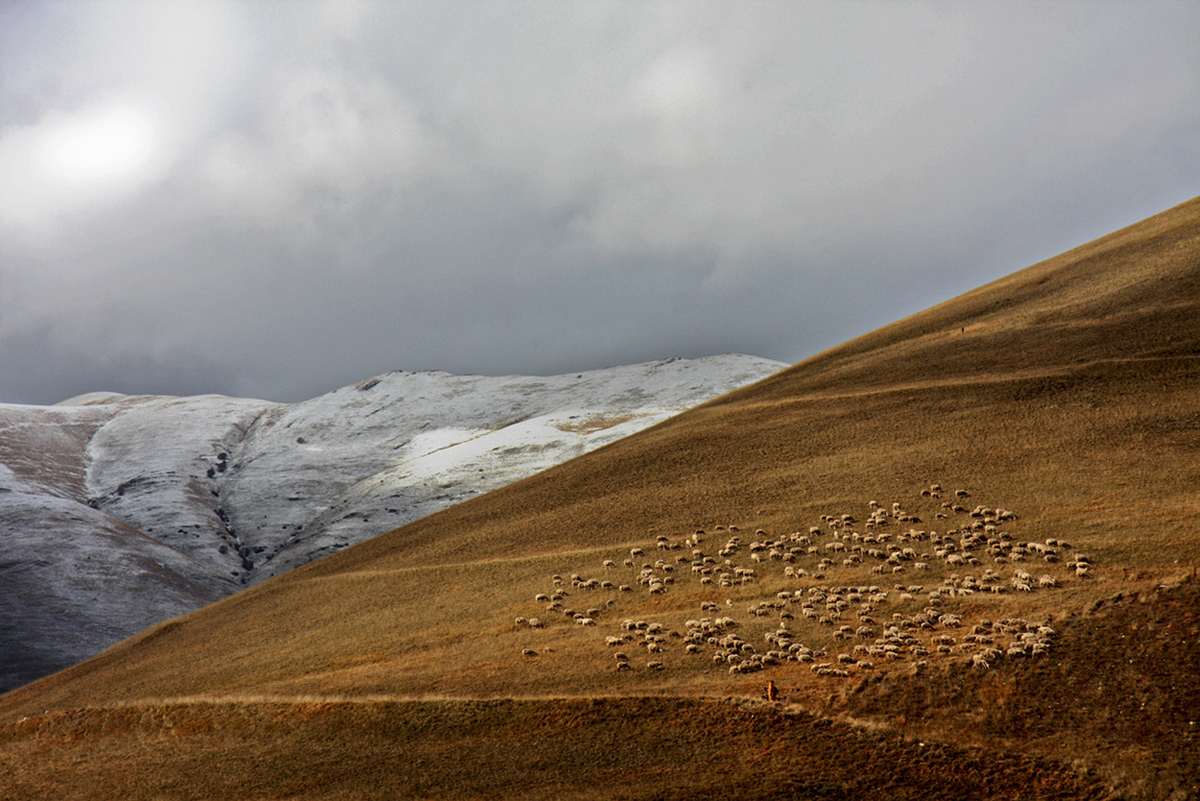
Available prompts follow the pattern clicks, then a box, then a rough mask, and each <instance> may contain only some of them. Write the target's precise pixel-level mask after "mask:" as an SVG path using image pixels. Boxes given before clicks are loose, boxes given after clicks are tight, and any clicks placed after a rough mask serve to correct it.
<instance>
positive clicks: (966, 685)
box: [0, 199, 1200, 799]
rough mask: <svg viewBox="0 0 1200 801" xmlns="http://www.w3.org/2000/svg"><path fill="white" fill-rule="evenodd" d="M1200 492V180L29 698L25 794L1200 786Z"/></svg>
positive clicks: (587, 794)
mask: <svg viewBox="0 0 1200 801" xmlns="http://www.w3.org/2000/svg"><path fill="white" fill-rule="evenodd" d="M1198 487H1200V199H1198V200H1193V201H1190V202H1188V203H1185V204H1183V205H1181V206H1178V207H1176V208H1174V209H1171V210H1169V211H1167V212H1164V213H1163V214H1160V215H1157V216H1155V217H1153V218H1150V219H1149V220H1146V221H1144V222H1142V223H1138V224H1137V225H1134V226H1131V227H1130V228H1127V229H1124V230H1122V231H1118V232H1116V233H1114V234H1111V235H1109V236H1107V237H1104V238H1102V239H1100V240H1097V241H1095V242H1093V243H1090V244H1088V245H1085V246H1083V247H1080V248H1077V249H1075V250H1073V251H1070V252H1068V253H1065V254H1063V255H1061V256H1059V257H1056V258H1054V259H1051V260H1049V261H1046V262H1043V263H1041V264H1037V265H1034V266H1033V267H1030V268H1028V269H1025V270H1022V271H1020V272H1017V273H1014V274H1013V275H1010V276H1008V277H1007V278H1004V279H1002V280H999V281H996V282H994V283H992V284H989V285H987V286H984V287H981V288H979V289H977V290H975V291H973V292H970V293H967V294H966V295H963V296H961V297H959V298H956V299H954V300H951V301H948V302H946V303H943V304H941V305H939V306H936V307H934V308H931V309H929V310H927V311H925V312H922V313H920V314H917V315H914V316H912V317H910V318H908V319H905V320H902V321H900V322H898V323H895V324H893V325H889V326H886V327H884V328H881V329H879V330H877V331H874V332H872V333H870V334H867V335H866V336H863V337H860V338H858V339H855V340H852V341H850V342H847V343H845V344H844V345H842V346H839V347H837V348H833V349H831V350H829V351H826V352H825V353H822V354H819V355H818V356H815V357H813V358H812V359H809V360H807V361H805V362H803V363H801V364H798V365H796V366H795V367H793V368H791V369H788V370H785V371H783V372H781V373H779V374H777V375H775V376H773V377H771V378H768V379H766V380H765V381H762V382H759V383H758V384H756V385H754V386H751V387H748V388H745V389H743V390H739V391H738V392H736V393H733V394H731V395H727V396H725V397H723V398H720V399H718V400H715V401H713V402H710V403H708V404H706V405H704V406H701V407H699V408H696V409H694V410H692V411H690V412H688V413H686V414H683V415H680V416H678V417H676V418H674V419H672V420H670V421H668V422H666V423H663V424H661V425H659V426H657V427H655V428H652V429H649V430H646V431H643V432H641V433H639V434H637V435H635V436H632V437H630V438H628V439H625V440H622V441H619V442H617V443H614V444H612V445H610V446H608V447H606V448H603V449H601V450H598V451H595V452H593V453H591V454H588V455H586V456H583V457H580V458H579V459H576V460H574V461H572V462H569V463H567V464H564V465H561V466H559V467H557V468H554V469H552V470H549V471H547V472H545V473H542V474H539V475H537V476H534V477H531V478H529V479H527V480H525V481H522V482H520V483H518V484H514V485H511V486H509V487H506V488H504V489H501V490H498V491H496V492H492V493H489V494H487V495H486V496H482V497H479V498H476V499H474V500H471V501H468V502H466V503H463V504H461V505H459V506H456V507H453V508H451V509H449V510H447V511H445V512H443V513H440V514H437V515H434V516H431V517H427V518H424V519H422V520H419V521H417V522H415V523H413V524H411V525H408V526H406V527H404V528H401V529H398V530H396V531H394V532H391V533H389V534H387V535H384V536H382V537H379V538H377V539H375V540H372V541H370V542H367V543H364V544H362V545H360V546H357V547H355V548H352V549H348V550H346V551H344V552H342V553H339V554H337V555H336V556H333V557H330V558H327V559H325V560H322V561H320V562H317V563H314V564H312V565H309V566H307V567H305V568H302V569H300V570H297V571H294V572H292V573H289V574H287V575H284V576H281V577H279V578H278V579H275V580H272V581H270V582H267V583H264V584H262V585H260V586H258V587H255V588H253V589H250V590H247V591H245V592H243V593H241V594H239V595H236V596H234V597H232V598H229V599H227V600H225V601H222V602H220V603H218V604H214V605H213V606H210V607H207V608H205V609H203V610H200V611H199V612H196V613H194V614H192V615H189V616H186V617H184V618H180V619H177V620H173V621H170V622H167V623H165V624H162V625H160V626H158V627H156V628H154V629H152V630H150V631H147V632H145V633H143V634H142V635H139V636H138V637H135V638H132V639H131V640H128V641H126V642H123V643H121V644H119V645H117V646H115V647H113V648H112V649H110V650H109V651H107V652H105V653H103V654H101V655H100V656H98V657H96V658H94V659H92V660H89V661H88V662H85V663H83V664H81V665H78V666H76V667H74V668H71V669H69V670H66V671H63V672H62V673H59V674H56V675H54V676H51V677H48V678H46V679H44V680H41V681H39V682H36V683H34V684H32V685H29V686H27V687H24V688H21V689H19V690H17V691H14V692H12V693H10V694H8V695H6V696H3V697H0V788H8V789H0V798H26V797H47V796H45V795H44V793H45V792H47V791H48V788H56V793H57V795H56V797H97V798H102V797H113V796H111V795H110V794H109V791H110V790H111V789H112V788H117V787H124V788H131V789H127V790H126V792H125V793H124V794H123V796H124V797H130V798H224V797H240V798H246V797H262V798H398V797H413V798H425V797H447V798H460V797H528V798H541V797H559V798H569V797H574V798H689V797H715V796H714V793H715V794H716V795H719V796H724V797H743V798H753V797H761V798H779V797H787V798H793V797H794V798H822V799H824V798H853V797H863V794H864V792H867V791H868V790H869V791H870V792H872V793H873V794H875V795H876V796H878V797H884V798H939V797H946V798H960V799H961V798H1012V797H1031V798H1090V797H1096V798H1102V797H1105V796H1106V795H1111V794H1119V795H1122V796H1125V797H1130V798H1167V797H1171V798H1180V799H1183V798H1196V797H1200V779H1198V778H1197V777H1198V776H1200V758H1198V757H1197V756H1196V753H1197V752H1200V747H1198V746H1200V743H1198V742H1197V739H1198V738H1200V718H1198V713H1197V712H1196V710H1198V709H1200V615H1198V607H1200V603H1198V601H1200V587H1198V585H1197V582H1195V575H1196V568H1197V565H1200V494H1198V493H1197V488H1198ZM538 623H540V625H538ZM621 655H623V656H624V658H621ZM622 665H624V667H622ZM768 680H771V681H774V682H775V683H776V685H777V686H778V688H779V690H780V691H781V693H782V696H783V697H782V700H781V701H779V702H776V703H767V702H763V701H760V700H759V698H760V695H761V692H762V687H763V686H764V685H765V683H766V682H767V681H768Z"/></svg>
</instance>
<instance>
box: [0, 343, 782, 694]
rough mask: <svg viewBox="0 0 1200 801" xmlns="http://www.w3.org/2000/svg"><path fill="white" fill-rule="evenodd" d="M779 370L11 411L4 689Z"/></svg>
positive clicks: (0, 502)
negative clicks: (281, 400)
mask: <svg viewBox="0 0 1200 801" xmlns="http://www.w3.org/2000/svg"><path fill="white" fill-rule="evenodd" d="M784 367H786V365H784V364H782V363H780V362H774V361H770V360H767V359H760V358H756V357H751V356H742V355H727V356H714V357H709V358H704V359H696V360H684V359H668V360H665V361H661V362H653V363H649V364H640V365H631V366H626V367H614V368H609V369H605V370H595V371H590V372H584V373H578V374H571V375H562V376H551V377H521V376H508V377H484V376H453V375H449V374H447V373H441V372H424V373H411V372H392V373H387V374H384V375H381V376H377V377H375V378H372V379H369V380H367V381H362V382H360V383H358V384H355V385H353V386H349V387H344V388H342V389H339V390H336V391H334V392H330V393H328V394H326V395H322V396H321V397H318V398H314V399H312V400H308V401H304V402H302V403H296V404H278V403H270V402H267V401H259V400H246V399H235V398H227V397H222V396H201V397H189V398H176V397H149V396H136V397H134V396H125V395H115V394H111V393H95V394H92V395H86V396H81V397H78V398H72V399H71V400H69V401H64V402H63V403H60V404H58V405H56V406H50V407H41V406H17V405H5V404H0V538H2V540H0V542H2V543H3V544H2V550H0V691H2V690H4V689H8V688H12V687H15V686H18V685H20V684H23V683H25V682H27V681H31V680H32V679H34V678H37V677H39V676H42V675H45V674H47V673H50V672H53V671H55V670H59V669H61V668H63V667H66V666H68V665H70V664H73V663H75V662H77V661H79V660H81V659H84V658H86V657H88V656H91V655H93V654H95V653H97V652H99V651H100V650H102V649H103V648H105V647H107V646H108V645H110V644H112V643H114V642H116V641H117V640H120V639H122V638H124V637H127V636H129V635H131V634H134V633H136V632H138V631H140V630H141V629H143V628H145V627H147V626H149V625H151V624H152V623H154V622H157V621H159V620H162V619H164V618H167V617H173V616H175V615H179V614H183V613H185V612H188V611H191V610H192V609H195V608H197V607H199V606H201V605H203V604H206V603H209V602H212V601H215V600H218V599H220V598H222V597H224V596H226V595H229V594H231V593H233V592H236V591H237V590H238V589H240V588H242V587H243V586H246V585H248V584H252V583H255V582H257V581H261V580H263V579H265V578H269V577H270V576H274V575H277V574H278V573H280V572H283V571H285V570H289V569H291V568H294V567H297V566H299V565H301V564H304V563H306V562H309V561H312V560H313V559H316V558H318V557H320V556H323V555H325V554H328V553H331V552H333V551H336V550H338V549H340V548H344V547H346V546H349V545H353V544H354V543H357V542H361V541H363V540H365V539H368V538H370V537H373V536H375V535H377V534H381V533H383V532H385V531H389V530H391V529H393V528H396V527H397V526H400V525H403V524H404V523H407V522H410V521H412V520H415V519H417V518H419V517H422V516H424V515H427V514H430V513H432V512H436V511H438V510H440V509H443V508H445V507H447V506H450V505H451V504H454V503H456V502H458V501H460V500H464V499H466V498H468V497H471V496H473V495H477V494H479V493H482V492H487V491H488V490H491V489H495V488H497V487H500V486H503V485H505V484H508V483H510V482H513V481H516V480H517V479H520V478H523V477H525V476H528V475H531V474H533V473H535V472H538V471H540V470H543V469H545V468H547V467H550V466H552V465H555V464H558V463H559V462H563V461H566V460H567V459H570V458H572V457H575V456H578V455H580V454H582V453H585V452H587V451H590V450H592V449H594V448H597V447H599V446H601V445H604V444H606V443H608V442H612V441H613V440H616V439H618V438H620V437H623V436H626V435H628V434H631V433H633V432H635V431H638V430H640V429H642V428H646V427H648V426H650V425H653V424H654V423H657V422H659V421H661V420H664V419H666V418H667V417H670V416H671V415H673V414H676V413H678V412H680V411H682V410H684V409H687V408H689V407H691V406H695V405H697V404H699V403H702V402H703V401H706V400H708V399H710V398H713V397H716V396H718V395H721V394H724V393H726V392H729V391H731V390H733V389H736V388H737V387H740V386H743V385H745V384H748V383H751V382H753V381H756V380H758V379H760V378H763V377H765V376H767V375H770V374H772V373H775V372H777V371H779V370H781V369H783V368H784Z"/></svg>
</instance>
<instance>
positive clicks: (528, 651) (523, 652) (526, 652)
mask: <svg viewBox="0 0 1200 801" xmlns="http://www.w3.org/2000/svg"><path fill="white" fill-rule="evenodd" d="M521 655H522V656H537V651H535V650H533V649H532V648H523V649H521Z"/></svg>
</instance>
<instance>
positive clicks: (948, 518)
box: [516, 484, 1093, 678]
mask: <svg viewBox="0 0 1200 801" xmlns="http://www.w3.org/2000/svg"><path fill="white" fill-rule="evenodd" d="M943 495H948V496H949V497H948V498H947V499H946V500H942V497H943ZM921 497H922V503H923V504H928V503H930V502H935V503H937V506H936V507H935V511H934V513H933V518H934V521H935V522H936V523H937V524H939V528H941V527H942V526H945V527H946V528H945V530H944V531H943V532H942V533H938V532H937V531H931V530H925V529H923V528H919V526H920V525H922V523H923V521H922V519H921V518H920V517H919V516H918V515H916V514H913V513H912V512H911V511H908V510H906V509H905V508H904V507H903V506H902V504H900V503H893V504H892V505H891V507H890V508H885V507H884V506H881V505H880V504H878V503H876V502H874V501H871V502H870V503H869V504H868V505H867V509H868V512H867V515H866V517H865V518H864V519H863V520H862V521H861V522H860V521H859V520H858V519H857V518H856V517H855V516H854V515H851V514H842V515H823V516H821V518H820V524H819V525H813V526H811V527H810V528H808V529H807V530H804V531H795V532H792V533H790V534H787V535H786V536H783V537H780V538H772V537H771V536H770V535H768V534H767V533H766V532H765V531H763V530H762V529H759V530H757V531H755V532H754V535H753V536H752V537H745V536H743V535H742V533H741V532H740V531H739V529H738V527H737V526H728V527H725V526H717V527H716V528H714V529H713V532H712V534H709V533H708V532H705V531H696V532H694V533H692V534H690V535H688V536H686V537H683V538H682V539H677V540H673V539H671V538H670V537H667V536H659V537H658V539H657V541H656V542H655V544H654V545H653V546H648V547H645V548H643V547H634V548H631V549H630V551H629V554H628V556H627V557H624V558H620V559H619V560H618V559H617V558H612V559H605V560H603V562H602V563H601V565H600V566H599V568H600V569H602V570H603V576H604V577H603V578H585V577H584V576H582V575H580V574H578V573H573V574H569V575H568V576H566V577H565V578H564V577H563V576H562V575H555V576H553V577H552V578H551V586H549V587H548V588H547V591H546V592H545V593H539V594H538V595H537V596H536V597H535V599H534V601H535V602H537V603H539V604H541V605H542V606H541V608H540V610H539V611H538V614H537V615H535V616H531V617H518V618H517V619H516V624H517V626H518V627H521V628H528V629H544V628H546V627H548V626H555V625H579V626H585V627H596V628H597V629H602V630H603V642H604V643H605V645H607V646H609V647H611V648H613V649H614V653H613V657H614V662H615V666H616V669H617V670H619V671H632V670H635V669H637V668H636V667H635V665H636V666H640V667H641V668H642V669H645V670H664V669H666V668H667V667H668V665H669V664H672V665H674V664H679V663H680V662H681V660H708V661H709V662H710V663H711V664H712V665H713V666H716V667H718V668H720V669H724V670H727V671H728V672H729V673H730V674H735V675H737V674H744V673H749V672H755V671H760V670H765V669H770V668H776V667H779V666H783V665H789V664H791V665H795V666H800V665H803V666H806V667H808V668H809V669H810V670H811V671H812V672H813V673H814V674H816V675H818V676H828V677H835V678H837V677H841V678H846V677H850V676H854V675H856V674H862V673H863V672H864V671H872V670H875V669H877V666H882V665H887V664H895V663H899V664H904V665H907V667H908V669H910V670H912V671H914V672H919V671H921V670H923V669H925V668H926V667H927V666H928V665H929V664H930V660H933V659H940V658H951V659H954V658H957V659H960V660H963V661H965V662H967V663H969V664H970V665H972V666H974V667H976V668H978V669H981V670H984V669H988V668H990V667H991V666H992V665H994V664H995V663H996V662H997V661H998V660H1001V659H1018V658H1036V657H1039V656H1042V655H1044V654H1046V653H1048V652H1049V650H1050V649H1051V648H1052V647H1053V643H1054V638H1055V632H1054V630H1053V628H1052V627H1051V626H1049V625H1048V623H1049V616H1048V615H1046V616H1044V617H1043V620H1042V621H1041V622H1036V621H1035V622H1031V621H1027V620H1025V619H1023V618H1019V617H1006V618H1002V619H997V620H991V619H988V618H987V617H985V616H984V614H986V613H982V612H981V611H980V610H981V609H986V608H987V605H986V604H980V603H972V602H971V599H970V596H972V595H975V594H987V595H993V594H1004V593H1021V594H1023V593H1041V592H1046V591H1052V590H1054V589H1055V588H1058V587H1060V586H1062V585H1063V584H1064V583H1065V582H1069V581H1072V580H1082V579H1087V578H1088V577H1090V576H1091V575H1092V571H1093V564H1092V560H1091V559H1090V558H1089V557H1088V556H1087V555H1085V554H1083V553H1077V552H1074V551H1073V549H1072V547H1071V545H1070V543H1068V542H1064V541H1062V540H1057V539H1047V540H1046V541H1045V542H1024V541H1021V540H1018V539H1016V538H1015V537H1014V536H1013V535H1012V534H1010V533H1009V529H1010V528H1012V527H1013V526H1014V525H1016V520H1017V518H1016V515H1014V514H1013V513H1012V512H1010V511H1008V510H1006V509H1002V508H993V507H986V506H982V505H976V506H974V507H973V508H970V509H968V508H967V507H966V506H965V505H964V504H965V502H966V499H967V498H969V497H970V494H969V493H968V492H966V491H964V490H958V491H956V492H955V493H953V494H952V495H950V494H948V493H944V492H943V490H942V488H941V487H940V486H939V485H937V484H933V485H931V486H930V487H928V488H927V489H925V490H922V491H921ZM939 577H940V580H939ZM885 580H890V584H889V585H888V586H884V582H885ZM637 593H645V594H647V595H650V596H659V595H668V594H675V593H683V594H686V596H687V598H689V599H694V600H698V601H699V605H698V609H697V610H696V612H695V613H693V615H692V616H688V614H687V613H686V612H683V613H681V612H680V611H679V609H680V607H681V604H676V605H673V609H672V611H671V612H670V613H667V612H665V611H664V613H663V615H662V617H663V619H662V620H653V619H636V618H630V617H622V616H621V615H620V614H619V612H618V610H619V609H620V608H622V607H636V606H639V604H635V603H633V596H635V595H636V594H637ZM684 603H686V602H684ZM657 606H659V607H664V606H672V605H670V604H658V605H657ZM668 614H670V616H671V618H678V617H679V616H680V615H681V614H682V615H683V617H684V619H677V620H672V621H667V620H666V618H667V615H668ZM635 649H636V651H635ZM523 653H524V655H525V656H528V657H536V656H537V655H538V654H539V651H538V650H536V649H534V648H525V649H524V651H523ZM632 653H640V654H641V656H640V657H639V658H638V659H637V660H635V659H633V658H631V654H632Z"/></svg>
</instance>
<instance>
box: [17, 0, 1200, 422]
mask: <svg viewBox="0 0 1200 801" xmlns="http://www.w3.org/2000/svg"><path fill="white" fill-rule="evenodd" d="M1198 35H1200V6H1197V5H1196V4H1194V3H1183V2H1176V3H1138V4H1119V3H1077V4H1050V3H1009V2H997V3H979V4H963V3H944V4H943V3H921V4H917V3H870V2H861V3H860V2H844V3H832V2H830V3H819V2H813V3H792V2H783V0H780V1H779V2H754V3H751V2H745V3H728V2H714V3H701V2H645V3H627V2H611V3H609V2H554V3H551V2H495V3H475V2H470V3H468V2H461V3H436V4H435V3H404V2H378V3H374V2H345V1H344V0H338V1H337V2H278V3H264V2H220V1H219V0H196V2H185V1H184V0H155V1H151V0H145V1H144V2H86V3H85V2H48V3H38V4H33V3H15V4H7V5H2V6H0V401H7V402H27V403H52V402H54V401H57V400H60V399H63V398H65V397H68V396H70V395H74V394H80V393H84V392H90V391H99V390H111V391H120V392H128V393H163V394H199V393H204V392H217V393H223V394H229V395H241V396H254V397H262V398H266V399H271V400H284V401H286V400H299V399H302V398H305V397H310V396H312V395H315V394H317V393H320V392H323V391H326V390H329V389H332V388H335V387H337V386H341V385H344V384H347V383H350V382H353V381H356V380H359V379H362V378H365V377H367V376H370V375H373V374H377V373H380V372H384V371H386V370H390V369H444V370H448V371H451V372H457V373H481V374H493V375H495V374H504V373H526V374H550V373H559V372H570V371H575V370H583V369H591V368H595V367H602V366H607V365H615V364H621V363H632V362H638V361H647V360H651V359H656V358H663V357H666V356H672V355H679V356H688V357H694V356H702V355H707V354H714V353H724V352H748V353H753V354H755V355H760V356H765V357H770V358H775V359H779V360H783V361H797V360H799V359H801V358H804V357H805V356H808V355H810V354H812V353H815V352H817V351H819V350H821V349H823V348H825V347H829V346H832V345H834V344H837V343H838V342H841V341H843V340H845V339H848V338H850V337H853V336H856V335H858V334H861V333H864V332H866V331H869V330H871V329H873V328H875V327H878V326H880V325H883V324H886V323H888V322H891V321H893V320H896V319H899V318H901V317H903V316H906V315H907V314H911V313H913V312H916V311H919V310H920V309H922V308H926V307H928V306H931V305H933V304H935V303H938V302H940V301H942V300H945V299H947V298H949V297H952V296H954V295H956V294H959V293H961V292H963V291H966V290H968V289H971V288H972V287H974V286H978V285H980V284H982V283H985V282H987V281H989V280H992V279H994V278H997V277H999V276H1001V275H1004V274H1007V273H1009V272H1012V271H1014V270H1017V269H1020V268H1022V267H1025V266H1027V265H1028V264H1031V263H1033V262H1035V261H1037V260H1040V259H1042V258H1047V257H1049V256H1052V255H1055V254H1056V253H1058V252H1061V251H1063V250H1066V249H1068V248H1070V247H1073V246H1074V245H1078V244H1082V243H1083V242H1086V241H1088V240H1090V239H1092V238H1095V237H1096V236H1100V235H1102V234H1104V233H1107V232H1109V231H1112V230H1115V229H1116V228H1119V227H1121V226H1123V225H1126V224H1129V223H1132V222H1135V221H1137V220H1138V219H1141V218H1143V217H1145V216H1148V215H1149V214H1152V213H1155V212H1157V211H1161V210H1163V209H1165V208H1168V207H1169V206H1171V205H1174V204H1176V203H1178V202H1181V201H1183V200H1186V199H1188V198H1190V197H1191V196H1193V195H1195V194H1196V193H1197V191H1196V184H1195V180H1194V176H1195V175H1196V165H1197V163H1198V162H1200V119H1198V115H1197V112H1196V109H1200V49H1198V48H1196V46H1195V43H1196V41H1197V40H1198Z"/></svg>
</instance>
